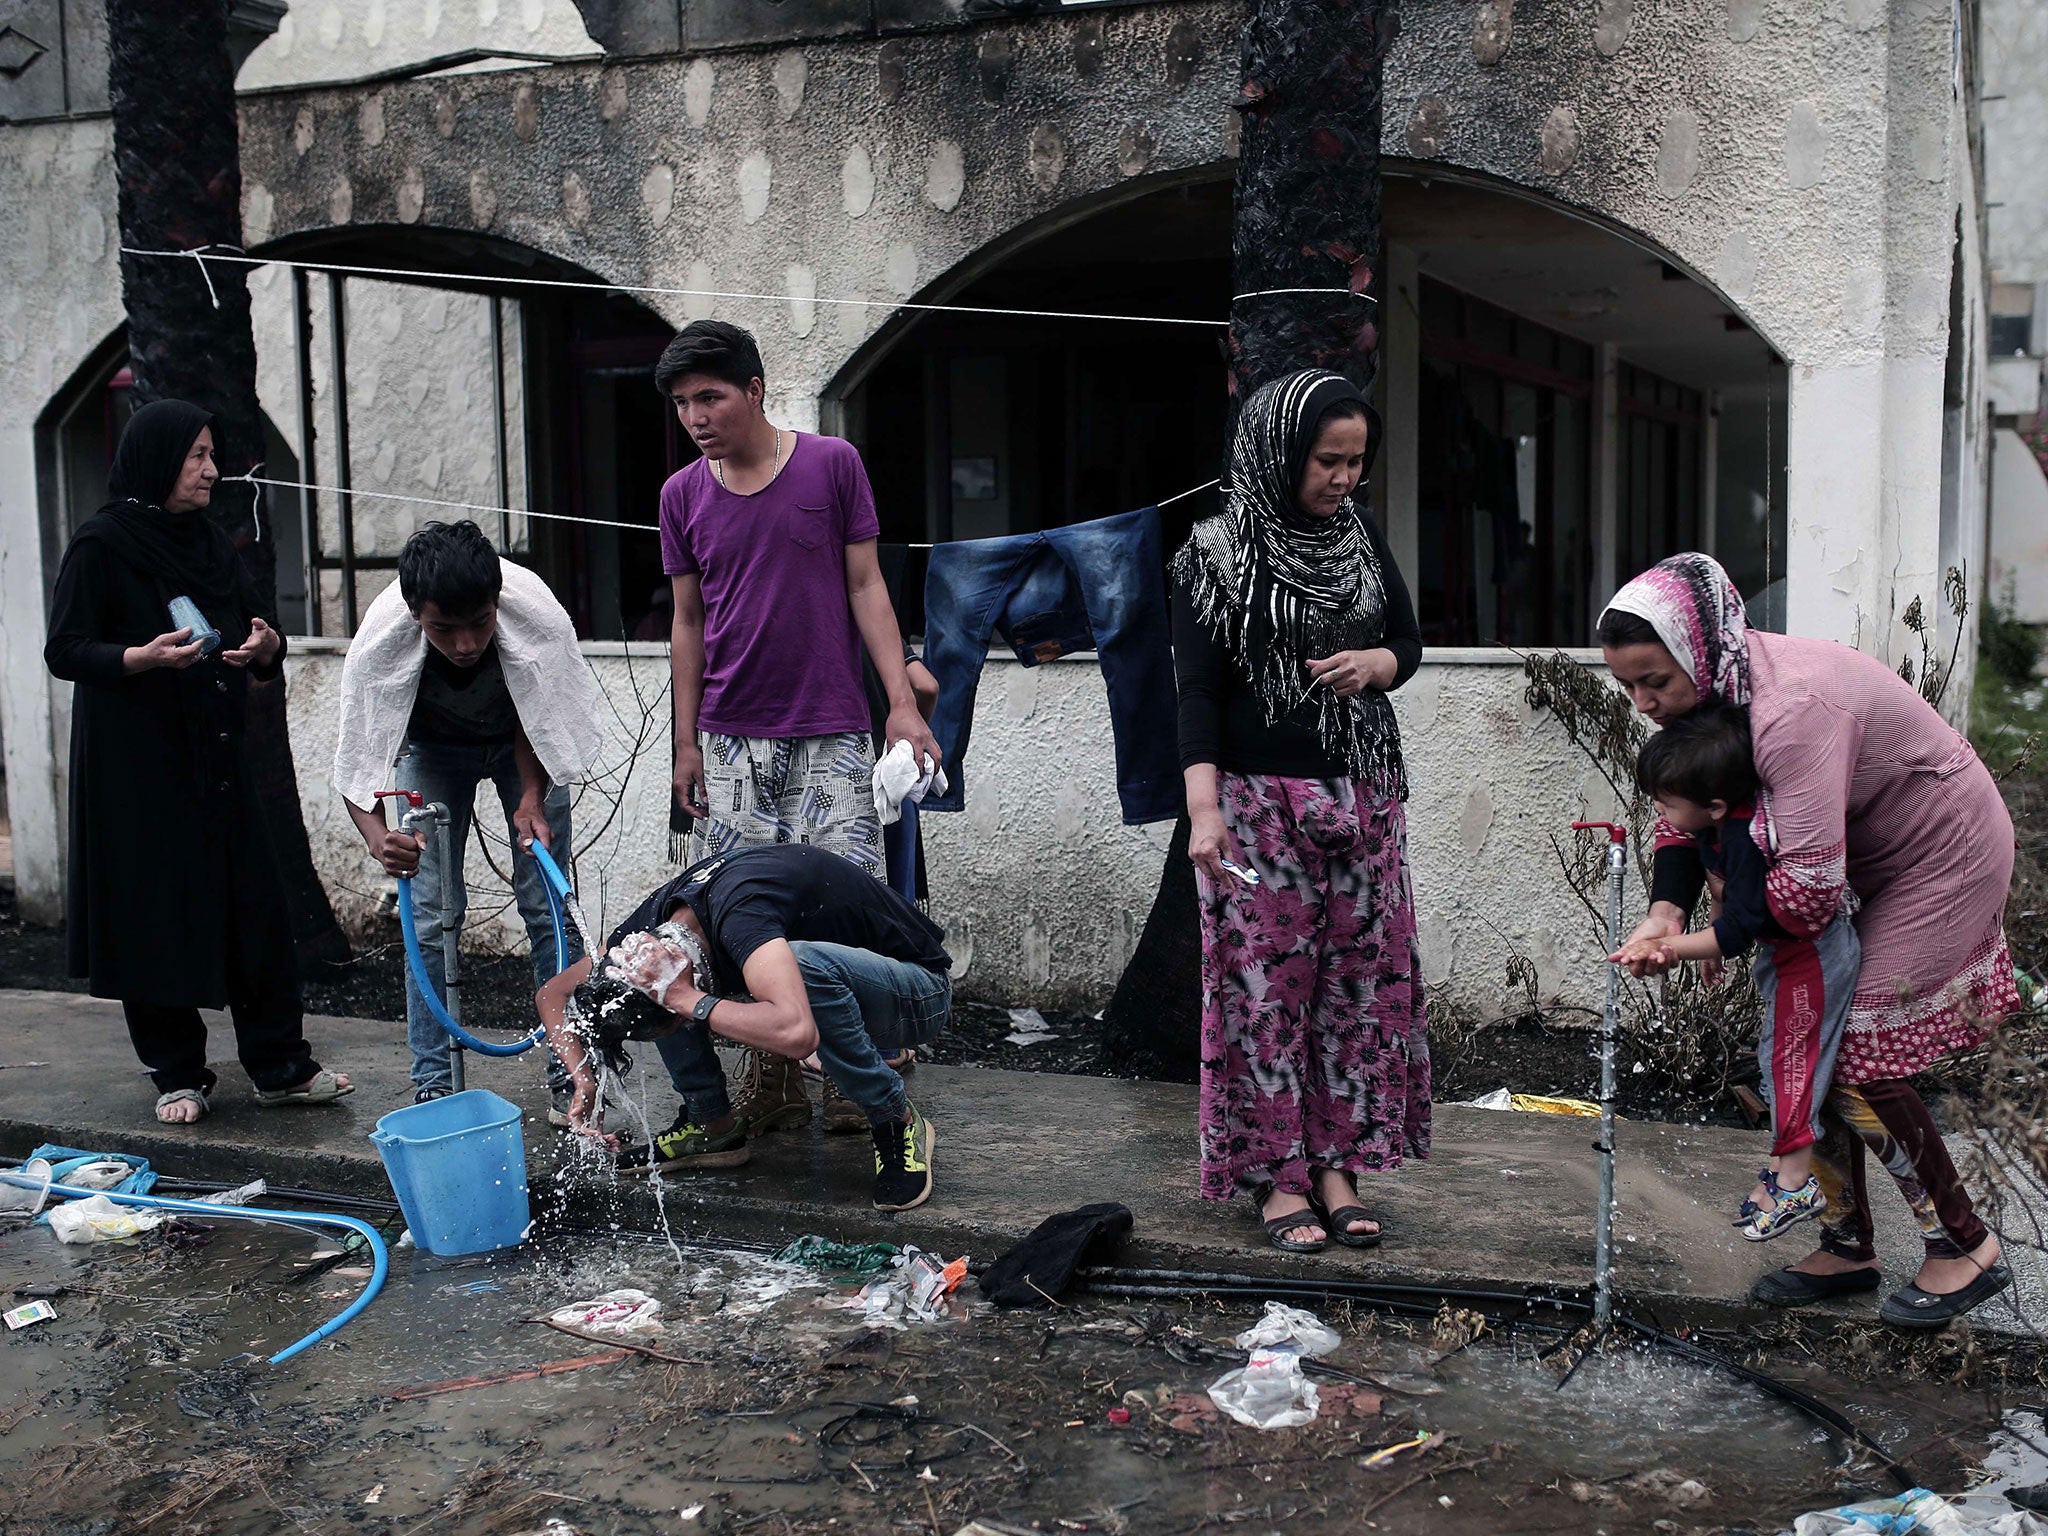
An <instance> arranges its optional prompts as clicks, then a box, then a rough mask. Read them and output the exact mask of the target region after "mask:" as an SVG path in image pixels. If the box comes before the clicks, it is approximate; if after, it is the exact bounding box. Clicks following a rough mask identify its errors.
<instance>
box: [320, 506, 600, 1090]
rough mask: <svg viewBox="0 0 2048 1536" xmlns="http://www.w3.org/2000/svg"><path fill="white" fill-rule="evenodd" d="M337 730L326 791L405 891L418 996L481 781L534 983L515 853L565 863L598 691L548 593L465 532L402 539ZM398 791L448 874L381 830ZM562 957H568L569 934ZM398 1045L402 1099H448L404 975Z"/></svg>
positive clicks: (536, 898) (545, 936)
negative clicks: (406, 1050)
mask: <svg viewBox="0 0 2048 1536" xmlns="http://www.w3.org/2000/svg"><path fill="white" fill-rule="evenodd" d="M341 687H342V707H341V733H340V739H339V741H338V742H337V744H336V748H335V757H334V782H335V787H336V788H337V789H339V790H340V791H341V794H342V798H343V801H344V802H345V803H346V805H347V807H348V813H349V816H350V818H351V819H352V820H353V821H354V822H355V824H356V827H357V829H358V830H359V831H361V833H362V834H363V840H364V842H365V843H366V844H368V846H369V850H370V855H371V857H372V858H374V859H375V860H376V861H377V862H378V863H379V864H380V865H382V866H383V868H384V870H385V872H386V873H387V874H391V875H395V876H396V875H403V876H409V877H410V878H411V880H412V900H413V914H414V917H415V919H416V926H417V930H418V935H419V949H420V956H419V958H420V960H421V962H422V964H423V968H424V969H425V971H426V973H427V981H428V984H429V985H431V986H432V987H433V988H434V989H435V991H436V993H437V994H439V993H443V992H444V991H445V977H444V975H443V972H442V955H441V939H442V935H443V933H444V932H445V931H446V930H448V929H449V928H454V929H456V930H458V931H459V930H460V928H461V926H462V920H463V916H464V914H465V911H466V908H467V905H468V895H467V892H466V890H465V887H464V881H463V870H462V855H463V851H464V848H465V846H466V844H467V842H468V840H469V830H470V823H471V821H472V819H473V818H474V815H475V811H476V792H477V786H478V785H479V784H483V783H486V782H487V783H489V784H490V785H491V786H492V787H493V788H494V789H495V790H496V791H497V795H498V800H499V803H500V805H501V806H502V807H503V809H504V813H505V824H506V826H505V829H506V834H507V836H508V838H509V839H510V842H511V844H512V887H513V893H514V896H515V897H516V899H517V901H518V905H519V915H520V917H521V918H522V919H524V921H525V923H526V932H527V937H528V940H529V942H530V943H531V944H532V947H533V968H534V980H535V981H536V982H537V983H538V982H542V981H545V980H547V978H548V977H550V976H552V975H554V974H555V970H556V959H557V955H556V947H555V929H554V921H553V919H552V917H551V916H550V913H549V910H548V899H547V891H546V887H545V886H544V885H543V883H542V880H541V874H540V870H539V868H538V866H537V865H536V864H535V862H534V858H533V855H532V853H531V852H530V851H529V850H528V848H527V844H528V843H529V842H530V841H531V842H539V843H540V844H542V845H543V846H544V847H546V848H548V849H549V850H550V851H551V852H552V853H553V855H554V856H555V858H556V860H557V861H558V862H560V863H563V864H567V863H568V861H569V856H570V849H569V837H570V829H569V790H568V787H567V786H568V784H569V783H570V782H572V781H574V780H578V779H582V778H586V777H588V776H589V773H590V770H591V768H592V766H593V765H594V764H595V762H596V760H597V754H598V749H599V746H600V745H601V743H602V733H601V731H600V729H599V726H598V723H597V722H598V719H599V715H600V709H601V701H600V699H599V697H598V692H597V684H596V681H595V679H593V678H592V677H591V675H590V669H589V667H587V666H586V665H585V664H584V661H583V654H582V652H581V651H580V650H579V649H578V647H577V643H576V630H575V625H574V624H573V622H572V621H571V620H570V618H569V615H568V613H567V612H566V611H565V610H564V609H563V607H562V605H561V604H560V603H559V602H557V601H556V600H555V596H554V594H553V593H552V592H550V591H549V590H548V587H547V584H546V583H545V582H543V581H542V580H541V579H540V578H539V577H538V576H536V575H534V574H533V573H532V572H531V571H528V570H526V569H525V568H524V567H523V566H518V565H514V564H512V563H510V562H506V561H501V560H500V559H499V558H498V552H497V551H496V550H494V549H493V548H491V545H490V542H489V540H487V539H486V538H485V537H484V534H483V530H482V529H480V528H479V527H477V525H476V524H475V523H473V522H469V521H467V520H465V521H462V522H458V523H428V524H427V525H426V526H424V527H423V528H421V529H420V530H419V532H417V533H415V534H414V535H413V536H412V537H411V538H409V539H407V540H406V542H405V547H404V548H403V549H402V550H401V551H400V552H399V556H398V580H397V582H396V583H395V584H394V585H393V586H391V587H388V588H386V589H385V591H384V592H383V593H381V594H380V595H379V596H378V598H377V600H376V601H375V602H373V603H372V604H371V605H370V608H369V611H368V612H367V613H366V614H365V615H364V616H363V622H362V624H361V626H360V627H359V628H358V630H357V632H356V636H355V639H354V640H353V641H352V642H351V643H350V645H349V650H348V658H347V660H346V661H345V662H344V663H343V666H342V680H341ZM394 758H396V760H397V764H396V783H397V787H398V788H400V789H409V790H417V791H419V792H420V793H421V794H422V795H424V796H425V798H426V799H427V800H428V801H429V802H439V803H440V804H442V805H445V806H447V808H448V812H449V817H450V821H449V827H448V841H449V846H450V848H451V849H452V850H453V852H454V857H453V858H452V859H451V860H450V865H451V867H450V868H447V869H443V868H442V867H441V854H440V850H439V848H438V847H437V846H435V839H432V838H424V839H423V838H418V837H414V836H411V835H409V834H407V833H405V832H402V831H394V830H392V828H391V827H390V826H389V825H388V824H387V823H386V822H385V819H384V814H383V812H382V811H381V810H380V809H378V805H377V799H376V796H377V792H378V791H379V790H383V789H389V788H391V787H392V783H393V777H394V770H393V759H394ZM568 938H569V944H570V950H569V955H570V958H571V959H572V960H573V959H574V958H575V957H576V956H577V955H578V954H579V953H580V952H581V946H580V944H579V943H578V940H577V938H576V935H575V934H574V933H573V932H572V933H571V934H569V936H568ZM405 1012H406V1032H407V1036H408V1039H409V1041H410V1043H411V1046H412V1054H413V1068H412V1081H413V1090H414V1092H413V1101H414V1102H415V1103H426V1102H428V1101H430V1100H433V1099H438V1098H442V1097H444V1096H446V1095H447V1094H449V1093H451V1092H453V1091H454V1080H453V1076H452V1066H451V1057H450V1050H449V1040H448V1035H447V1033H446V1031H444V1030H443V1029H442V1028H441V1025H440V1023H439V1021H438V1020H436V1019H435V1018H434V1016H433V1013H432V1011H431V1010H430V1009H429V1008H428V1006H427V1004H426V1000H425V998H424V997H423V996H422V995H421V992H420V983H419V980H418V978H417V977H415V976H414V975H413V973H412V971H411V969H410V967H408V969H407V972H406V987H405ZM548 1080H549V1089H550V1098H551V1106H550V1109H549V1113H548V1119H549V1121H550V1122H551V1123H553V1124H554V1125H556V1126H558V1127H562V1126H566V1125H567V1124H568V1123H569V1113H568V1111H569V1079H568V1074H567V1073H566V1072H564V1071H563V1069H562V1066H561V1063H560V1062H558V1061H555V1060H552V1059H550V1061H549V1064H548Z"/></svg>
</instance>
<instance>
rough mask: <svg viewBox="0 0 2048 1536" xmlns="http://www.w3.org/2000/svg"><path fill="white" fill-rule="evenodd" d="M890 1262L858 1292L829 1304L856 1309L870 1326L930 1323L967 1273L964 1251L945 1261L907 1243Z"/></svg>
mask: <svg viewBox="0 0 2048 1536" xmlns="http://www.w3.org/2000/svg"><path fill="white" fill-rule="evenodd" d="M889 1266H890V1267H889V1271H888V1273H886V1274H882V1275H878V1276H876V1277H875V1278H874V1279H872V1280H870V1281H869V1282H868V1283H867V1284H866V1285H864V1286H862V1287H861V1290H860V1294H859V1295H857V1296H853V1297H849V1298H847V1299H845V1300H843V1301H835V1302H833V1303H831V1304H832V1305H834V1306H842V1307H846V1308H848V1309H850V1310H852V1311H857V1312H859V1313H860V1314H861V1321H862V1322H863V1323H865V1324H866V1325H867V1326H868V1327H870V1328H890V1329H895V1330H897V1331H899V1332H900V1331H902V1330H903V1329H905V1328H907V1327H908V1326H909V1325H910V1323H911V1322H920V1323H929V1322H933V1321H935V1320H937V1319H938V1318H940V1317H942V1316H943V1315H944V1314H945V1306H944V1302H945V1299H946V1298H947V1297H948V1296H950V1295H951V1294H952V1293H953V1292H954V1291H955V1290H956V1289H957V1288H958V1287H959V1284H960V1282H961V1281H962V1280H963V1279H965V1278H966V1276H967V1258H966V1256H965V1255H964V1254H963V1255H962V1256H961V1257H959V1258H957V1259H954V1260H953V1261H952V1262H951V1263H947V1262H946V1261H945V1260H943V1259H941V1258H939V1257H938V1256H937V1255H936V1254H930V1253H926V1252H925V1251H924V1250H923V1249H921V1248H913V1247H910V1246H909V1245H907V1244H906V1245H905V1247H904V1249H903V1251H902V1252H901V1253H899V1254H897V1255H896V1257H895V1258H893V1259H891V1260H890V1261H889Z"/></svg>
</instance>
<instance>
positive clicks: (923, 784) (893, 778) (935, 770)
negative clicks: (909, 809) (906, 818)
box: [875, 741, 946, 827]
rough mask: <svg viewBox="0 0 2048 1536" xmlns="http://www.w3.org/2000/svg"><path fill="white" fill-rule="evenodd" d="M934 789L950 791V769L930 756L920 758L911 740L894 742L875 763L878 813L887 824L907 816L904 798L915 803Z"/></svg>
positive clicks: (884, 823) (941, 791)
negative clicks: (916, 757)
mask: <svg viewBox="0 0 2048 1536" xmlns="http://www.w3.org/2000/svg"><path fill="white" fill-rule="evenodd" d="M933 790H937V791H938V792H939V793H940V794H942V795H943V794H944V793H945V792H946V770H945V769H943V768H940V767H938V766H936V765H935V764H934V763H933V762H932V760H931V758H930V757H926V758H925V759H924V760H923V762H921V763H920V762H919V761H917V760H916V759H915V758H913V757H912V756H911V752H910V743H909V742H907V741H898V742H894V743H892V744H891V745H890V747H889V750H888V751H886V752H884V753H883V754H882V760H881V761H880V762H878V763H876V764H875V815H877V816H878V817H880V818H881V821H882V825H883V826H885V827H893V826H895V825H896V823H897V822H899V821H901V820H902V819H903V803H904V801H906V800H907V801H909V802H910V803H911V804H912V805H915V804H917V803H918V802H919V801H920V800H922V799H924V797H925V796H926V795H928V794H930V793H931V792H932V791H933Z"/></svg>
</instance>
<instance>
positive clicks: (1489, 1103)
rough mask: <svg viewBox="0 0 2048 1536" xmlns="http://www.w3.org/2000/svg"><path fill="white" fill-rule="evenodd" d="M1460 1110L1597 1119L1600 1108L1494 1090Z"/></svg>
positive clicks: (1583, 1102)
mask: <svg viewBox="0 0 2048 1536" xmlns="http://www.w3.org/2000/svg"><path fill="white" fill-rule="evenodd" d="M1457 1107H1458V1108H1461V1109H1519V1110H1522V1111H1524V1112H1526V1113H1530V1114H1538V1115H1589V1116H1593V1117H1596V1118H1597V1117H1598V1115H1599V1113H1600V1106H1599V1105H1598V1104H1595V1103H1594V1102H1593V1101H1592V1100H1591V1099H1562V1098H1558V1097H1556V1096H1554V1095H1552V1094H1547V1093H1510V1092H1509V1091H1508V1090H1507V1089H1505V1088H1496V1089H1494V1090H1493V1092H1491V1093H1486V1094H1481V1095H1480V1096H1479V1097H1478V1098H1476V1099H1467V1100H1465V1102H1464V1103H1463V1104H1461V1105H1459V1106H1457Z"/></svg>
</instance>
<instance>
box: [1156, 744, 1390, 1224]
mask: <svg viewBox="0 0 2048 1536" xmlns="http://www.w3.org/2000/svg"><path fill="white" fill-rule="evenodd" d="M1219 777H1220V788H1221V799H1222V810H1223V822H1224V825H1225V827H1226V828H1228V830H1229V833H1230V837H1231V840H1232V841H1233V842H1234V843H1235V845H1236V846H1235V849H1234V850H1232V851H1231V852H1230V857H1231V858H1232V859H1233V861H1234V862H1239V863H1243V864H1246V865H1247V866H1249V867H1250V868H1251V869H1253V870H1255V871H1256V872H1257V873H1258V876H1259V883H1258V884H1257V885H1248V884H1246V883H1245V882H1243V881H1241V880H1239V879H1238V878H1237V877H1236V876H1234V875H1226V876H1225V877H1224V880H1223V882H1222V886H1221V887H1220V888H1219V887H1218V886H1217V885H1216V884H1215V883H1214V882H1212V881H1210V880H1209V879H1208V878H1207V877H1206V876H1205V875H1202V874H1201V873H1200V872H1199V871H1198V872H1197V875H1196V879H1197V883H1198V887H1199V890H1200V897H1201V906H1202V1187H1201V1192H1202V1195H1203V1197H1204V1198H1205V1199H1210V1200H1228V1199H1229V1198H1231V1196H1232V1195H1233V1194H1235V1193H1237V1192H1238V1191H1240V1190H1247V1191H1256V1190H1263V1189H1264V1188H1265V1187H1266V1186H1268V1185H1272V1186H1276V1187H1278V1188H1280V1189H1283V1190H1290V1191H1294V1192H1296V1193H1307V1192H1308V1190H1309V1188H1310V1182H1309V1181H1310V1170H1311V1168H1313V1167H1322V1168H1337V1169H1342V1170H1344V1171H1346V1172H1349V1173H1362V1172H1369V1171H1373V1170H1379V1169H1388V1168H1398V1167H1399V1166H1400V1165H1401V1161H1402V1159H1403V1158H1404V1157H1417V1158H1421V1157H1427V1156H1428V1155H1429V1037H1428V1033H1427V1031H1426V1029H1425V1028H1424V1025H1423V1015H1422V1001H1423V999H1422V962H1421V957H1420V954H1419V953H1418V951H1417V947H1416V937H1415V926H1416V923H1415V896H1414V891H1413V889H1412V887H1411V885H1410V882H1409V878H1408V823H1407V814H1406V811H1405V809H1404V808H1403V806H1402V804H1401V802H1400V800H1399V799H1398V798H1396V797H1395V796H1393V795H1386V796H1380V795H1376V794H1374V793H1373V792H1372V791H1371V790H1370V789H1368V788H1367V787H1366V786H1365V785H1363V784H1360V783H1357V782H1355V781H1352V780H1348V779H1292V778H1279V777H1271V776H1266V775H1259V774H1232V773H1226V774H1222V775H1220V776H1219Z"/></svg>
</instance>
